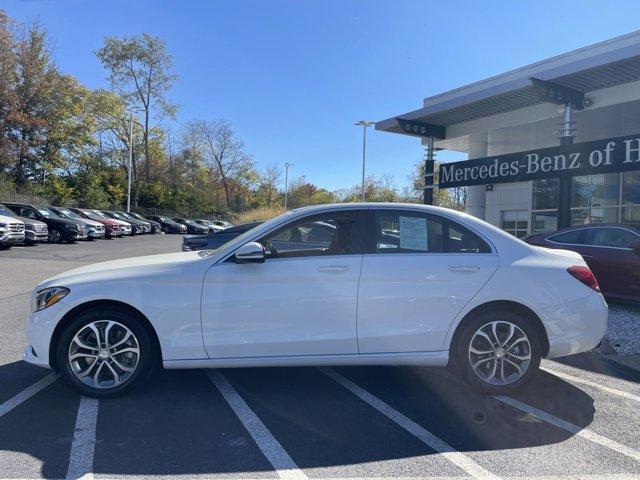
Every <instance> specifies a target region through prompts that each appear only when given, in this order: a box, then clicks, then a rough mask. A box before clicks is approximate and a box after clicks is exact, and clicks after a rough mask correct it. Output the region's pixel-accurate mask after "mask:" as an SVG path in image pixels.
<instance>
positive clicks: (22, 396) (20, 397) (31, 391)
mask: <svg viewBox="0 0 640 480" xmlns="http://www.w3.org/2000/svg"><path fill="white" fill-rule="evenodd" d="M57 378H58V375H57V374H55V373H50V374H49V375H47V376H46V377H44V378H41V379H40V380H38V381H37V382H36V383H34V384H33V385H31V386H29V387H27V388H25V389H24V390H22V391H21V392H20V393H18V394H17V395H15V396H14V397H11V398H10V399H9V400H7V401H6V402H4V403H2V404H0V417H1V416H3V415H4V414H6V413H9V412H10V411H11V410H13V409H14V408H16V407H17V406H18V405H20V404H21V403H24V402H26V401H27V400H29V399H30V398H31V397H33V396H34V395H35V394H36V393H38V392H39V391H41V390H43V389H45V388H47V387H48V386H49V385H51V384H52V383H53V382H55V381H56V379H57Z"/></svg>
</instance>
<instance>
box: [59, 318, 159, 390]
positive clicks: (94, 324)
mask: <svg viewBox="0 0 640 480" xmlns="http://www.w3.org/2000/svg"><path fill="white" fill-rule="evenodd" d="M156 363H157V362H156V358H155V353H154V348H153V342H152V340H151V336H150V335H149V333H148V332H147V330H146V328H145V327H144V326H143V325H142V324H141V322H140V320H139V319H138V318H137V317H136V316H135V315H132V314H131V313H130V312H127V311H124V310H120V309H117V308H99V309H94V310H90V311H87V312H84V313H82V314H80V315H79V316H78V317H76V318H75V319H74V320H73V321H71V323H69V324H68V325H67V326H66V328H65V329H64V331H63V332H62V334H61V336H60V339H59V341H58V343H57V346H56V367H57V370H58V372H59V373H60V375H61V376H62V378H63V379H64V380H65V381H66V382H67V383H68V384H69V385H71V386H72V387H73V388H74V389H76V390H77V391H79V392H80V393H81V394H82V395H86V396H90V397H95V398H107V397H114V396H118V395H122V394H124V393H125V392H127V391H129V390H130V389H132V388H134V387H135V386H136V385H138V384H139V383H141V382H142V381H143V380H144V379H145V378H147V377H148V375H149V374H150V373H151V372H152V371H153V369H154V367H155V364H156Z"/></svg>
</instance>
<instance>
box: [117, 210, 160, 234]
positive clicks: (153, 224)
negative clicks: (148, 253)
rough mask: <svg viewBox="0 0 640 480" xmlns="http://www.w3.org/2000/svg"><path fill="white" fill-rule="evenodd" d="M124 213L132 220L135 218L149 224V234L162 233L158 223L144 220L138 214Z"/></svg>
mask: <svg viewBox="0 0 640 480" xmlns="http://www.w3.org/2000/svg"><path fill="white" fill-rule="evenodd" d="M124 213H126V214H127V215H131V216H132V217H133V218H137V219H138V220H140V221H142V222H147V223H149V224H150V225H151V233H160V232H161V231H162V225H160V222H156V221H153V220H149V219H148V218H144V217H143V216H142V215H140V214H139V213H134V212H124Z"/></svg>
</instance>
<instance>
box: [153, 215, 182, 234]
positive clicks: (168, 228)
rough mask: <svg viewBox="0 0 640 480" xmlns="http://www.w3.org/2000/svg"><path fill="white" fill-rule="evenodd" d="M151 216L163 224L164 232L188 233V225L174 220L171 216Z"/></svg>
mask: <svg viewBox="0 0 640 480" xmlns="http://www.w3.org/2000/svg"><path fill="white" fill-rule="evenodd" d="M149 218H150V219H151V220H153V221H154V222H158V223H159V224H160V225H162V231H163V232H164V233H187V227H186V225H182V224H180V223H178V222H174V221H173V220H171V219H170V218H169V217H164V216H161V215H150V216H149Z"/></svg>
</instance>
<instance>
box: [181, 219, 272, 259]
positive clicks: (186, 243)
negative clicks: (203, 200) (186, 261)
mask: <svg viewBox="0 0 640 480" xmlns="http://www.w3.org/2000/svg"><path fill="white" fill-rule="evenodd" d="M261 223H262V222H249V223H242V224H240V225H236V226H235V227H231V228H227V229H225V230H222V231H219V232H216V233H210V234H209V235H197V236H196V235H185V236H184V237H183V239H182V251H183V252H191V251H195V250H213V249H214V248H218V247H221V246H222V245H224V244H225V243H227V242H228V241H229V240H233V239H234V238H236V237H237V236H238V235H241V234H243V233H244V232H248V231H249V230H251V229H252V228H254V227H257V226H258V225H260V224H261Z"/></svg>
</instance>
